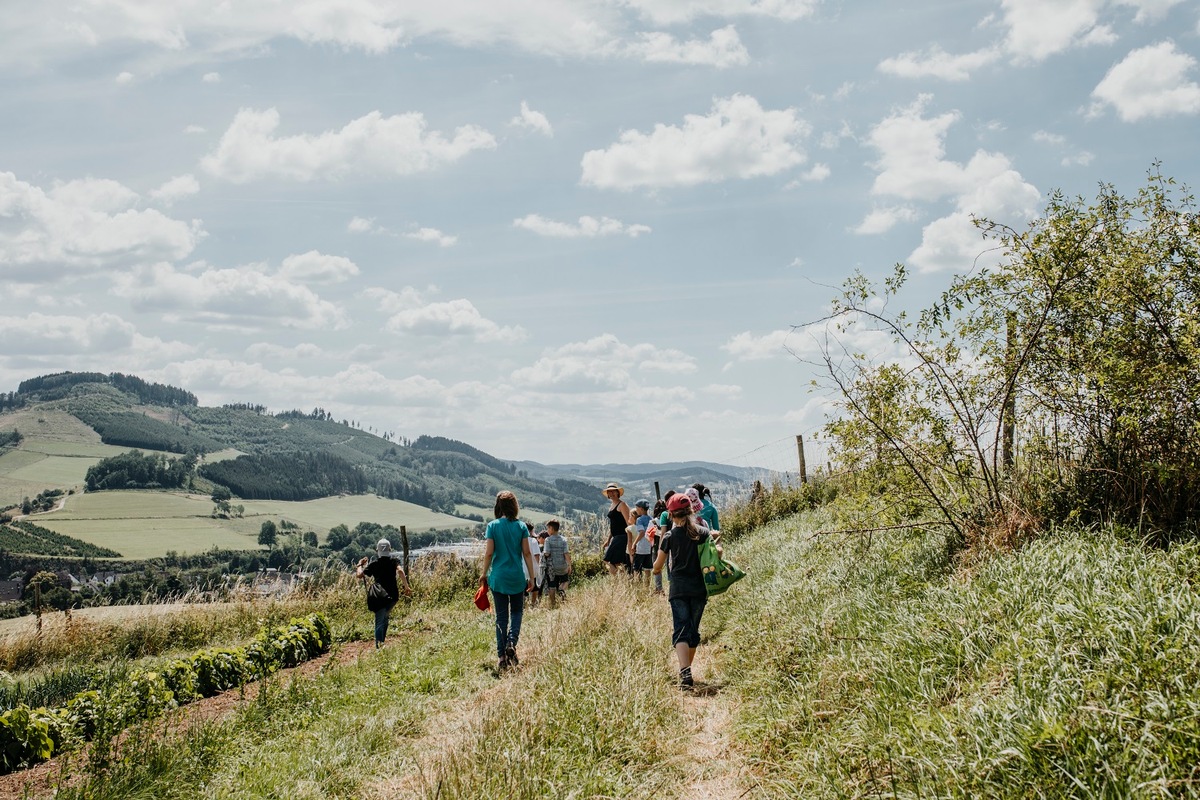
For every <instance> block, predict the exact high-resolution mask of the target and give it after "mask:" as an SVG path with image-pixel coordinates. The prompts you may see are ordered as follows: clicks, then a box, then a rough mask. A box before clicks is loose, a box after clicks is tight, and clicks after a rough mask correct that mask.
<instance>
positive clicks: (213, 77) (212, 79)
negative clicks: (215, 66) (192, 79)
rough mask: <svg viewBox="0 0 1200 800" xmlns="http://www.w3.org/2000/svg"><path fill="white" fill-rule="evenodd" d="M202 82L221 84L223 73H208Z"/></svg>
mask: <svg viewBox="0 0 1200 800" xmlns="http://www.w3.org/2000/svg"><path fill="white" fill-rule="evenodd" d="M200 80H202V81H204V82H205V83H220V82H221V73H219V72H206V73H204V77H203V78H201V79H200Z"/></svg>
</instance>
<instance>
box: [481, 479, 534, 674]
mask: <svg viewBox="0 0 1200 800" xmlns="http://www.w3.org/2000/svg"><path fill="white" fill-rule="evenodd" d="M520 512H521V509H520V507H519V506H518V504H517V496H516V495H515V494H513V493H512V492H509V491H504V492H500V493H499V494H497V495H496V508H495V514H496V518H495V519H494V520H492V521H491V522H489V523H488V526H487V530H486V531H485V532H484V538H485V542H484V547H483V574H482V575H480V576H479V583H480V585H481V586H483V585H486V586H488V588H490V589H491V590H492V605H493V606H494V607H495V609H496V656H497V661H496V671H497V672H501V671H503V670H505V669H507V668H508V667H515V666H516V665H517V664H519V663H521V662H520V660H519V659H518V658H517V642H518V640H519V639H520V638H521V616H522V615H523V614H524V612H525V592H527V591H529V590H530V589H532V588H533V581H532V579H531V578H529V577H528V576H530V575H533V574H534V573H533V556H532V555H531V554H530V552H529V536H528V534H529V529H528V528H526V527H525V523H524V522H521V521H520V520H518V519H517V515H518V514H520Z"/></svg>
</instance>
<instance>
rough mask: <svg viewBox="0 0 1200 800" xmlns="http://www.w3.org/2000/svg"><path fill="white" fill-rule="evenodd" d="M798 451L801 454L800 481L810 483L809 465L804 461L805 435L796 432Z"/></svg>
mask: <svg viewBox="0 0 1200 800" xmlns="http://www.w3.org/2000/svg"><path fill="white" fill-rule="evenodd" d="M796 452H797V453H799V455H800V483H801V484H805V483H808V467H807V465H806V464H805V463H804V437H803V436H802V435H800V434H796Z"/></svg>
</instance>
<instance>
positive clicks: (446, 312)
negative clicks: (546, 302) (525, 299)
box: [366, 286, 527, 343]
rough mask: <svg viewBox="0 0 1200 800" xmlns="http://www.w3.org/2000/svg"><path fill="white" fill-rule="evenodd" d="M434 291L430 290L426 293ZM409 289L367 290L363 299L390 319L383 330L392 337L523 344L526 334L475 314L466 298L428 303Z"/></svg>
mask: <svg viewBox="0 0 1200 800" xmlns="http://www.w3.org/2000/svg"><path fill="white" fill-rule="evenodd" d="M436 291H437V288H436V287H430V288H429V290H428V293H430V294H432V293H435V292H436ZM425 294H426V293H423V292H421V291H419V290H417V289H415V288H414V287H412V286H407V287H405V288H404V289H403V290H402V291H400V292H393V291H391V290H388V289H369V290H367V292H366V295H367V296H368V297H370V298H372V299H374V300H375V301H376V302H377V303H378V305H379V308H380V309H381V310H383V311H385V312H387V313H388V314H390V316H389V317H388V320H387V322H386V323H385V325H384V327H385V329H386V330H388V331H390V332H392V333H401V334H415V335H417V336H437V337H445V336H461V337H466V338H469V339H472V340H474V341H477V342H485V343H491V342H495V343H512V342H519V341H523V340H524V339H525V338H526V336H527V334H526V333H525V330H524V329H523V328H521V327H520V326H519V325H517V326H500V325H497V324H496V323H495V322H492V321H491V320H489V319H486V318H485V317H484V316H483V315H482V314H480V313H479V309H477V308H476V307H475V304H474V303H472V302H471V301H470V300H467V299H466V298H458V299H456V300H448V301H444V302H431V301H429V300H428V299H427V298H426V296H425Z"/></svg>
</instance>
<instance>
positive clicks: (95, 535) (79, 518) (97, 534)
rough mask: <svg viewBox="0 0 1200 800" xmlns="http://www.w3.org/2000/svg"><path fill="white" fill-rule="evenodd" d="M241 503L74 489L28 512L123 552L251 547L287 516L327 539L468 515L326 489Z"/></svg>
mask: <svg viewBox="0 0 1200 800" xmlns="http://www.w3.org/2000/svg"><path fill="white" fill-rule="evenodd" d="M234 503H235V504H238V503H240V504H241V505H242V506H244V508H245V516H243V517H241V518H237V519H214V518H213V517H212V516H210V515H211V513H212V508H213V504H212V501H211V500H210V499H209V498H208V497H207V496H206V495H198V494H186V493H183V492H152V491H129V492H95V493H89V494H76V495H72V496H71V497H70V498H68V500H67V505H66V507H65V508H64V509H63V510H62V511H55V512H51V513H48V514H36V515H34V516H32V517H30V521H31V522H35V523H37V524H38V525H41V526H42V527H44V528H49V529H50V530H52V531H55V532H57V533H62V534H65V535H67V536H73V537H75V538H77V539H81V540H83V541H85V542H91V543H93V544H98V545H103V546H104V547H110V548H112V549H113V550H116V551H117V552H119V553H121V554H122V555H123V556H124V557H126V558H134V559H141V558H153V557H155V556H162V555H165V554H166V552H167V551H168V550H174V551H175V552H178V553H181V554H186V553H200V552H204V551H205V550H210V549H211V548H213V547H219V548H228V549H231V550H253V549H255V548H257V547H258V531H259V528H260V527H261V526H262V523H263V521H264V520H266V519H271V520H287V521H289V522H294V523H296V524H297V525H299V526H300V528H301V529H302V530H311V531H315V532H316V533H317V534H318V536H320V537H321V538H322V540H323V539H324V536H325V533H326V532H327V531H328V530H329V529H330V528H332V527H334V526H335V525H339V524H344V525H346V526H347V527H349V528H353V527H354V526H355V525H357V524H358V523H359V522H376V523H379V524H381V525H386V524H391V525H395V526H397V527H399V526H401V525H404V526H406V527H407V528H408V529H409V530H410V531H413V532H414V533H415V532H417V531H424V530H429V529H430V528H460V527H469V526H471V525H474V524H475V523H472V522H470V521H468V520H462V519H459V518H457V517H451V516H448V515H446V514H438V513H436V512H433V511H430V510H429V509H427V508H423V507H421V506H416V505H413V504H412V503H405V502H403V501H400V500H385V499H383V498H380V497H375V496H373V495H370V496H368V495H356V496H347V497H327V498H323V499H321V500H309V501H307V502H302V503H293V502H286V501H282V500H244V501H238V500H235V501H234Z"/></svg>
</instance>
